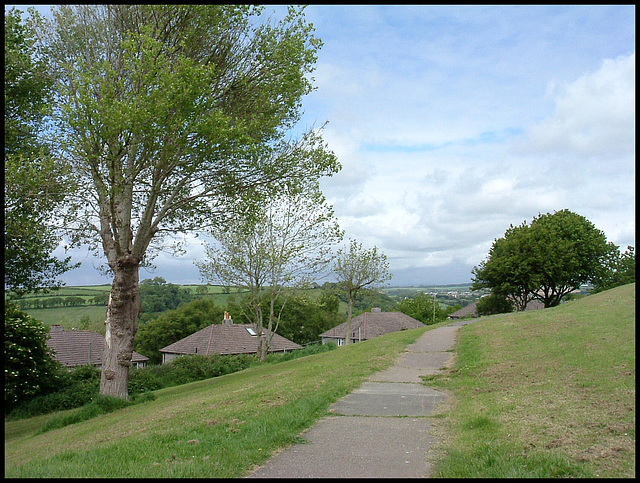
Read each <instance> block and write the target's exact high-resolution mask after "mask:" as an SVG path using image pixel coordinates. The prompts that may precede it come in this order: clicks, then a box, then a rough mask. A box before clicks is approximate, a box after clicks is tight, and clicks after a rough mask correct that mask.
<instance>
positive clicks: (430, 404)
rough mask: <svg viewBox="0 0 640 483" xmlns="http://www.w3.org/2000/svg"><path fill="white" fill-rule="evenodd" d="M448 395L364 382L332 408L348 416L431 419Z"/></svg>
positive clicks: (415, 387) (399, 384)
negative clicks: (435, 407) (424, 417)
mask: <svg viewBox="0 0 640 483" xmlns="http://www.w3.org/2000/svg"><path fill="white" fill-rule="evenodd" d="M447 397H448V396H447V394H445V393H443V392H441V391H436V390H435V389H432V388H430V387H426V386H423V385H420V384H408V383H404V382H365V383H364V384H363V385H362V386H361V387H360V388H358V389H356V390H355V391H354V392H352V393H351V394H348V395H346V396H345V397H343V398H342V399H340V400H338V401H336V402H335V403H333V404H332V405H331V407H330V408H329V412H332V413H335V414H342V415H345V416H355V415H357V416H429V415H430V414H431V413H432V412H433V408H434V406H435V405H436V404H438V403H439V402H441V401H444V400H445V399H446V398H447Z"/></svg>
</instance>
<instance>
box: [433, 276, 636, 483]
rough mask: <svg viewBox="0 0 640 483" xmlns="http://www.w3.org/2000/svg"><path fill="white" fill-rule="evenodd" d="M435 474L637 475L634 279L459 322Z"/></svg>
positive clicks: (437, 382)
mask: <svg viewBox="0 0 640 483" xmlns="http://www.w3.org/2000/svg"><path fill="white" fill-rule="evenodd" d="M457 353H458V358H457V361H456V364H455V366H454V367H453V369H452V370H451V371H450V372H449V373H448V374H445V375H443V376H440V377H436V378H431V380H430V381H428V384H429V385H430V386H437V387H440V388H443V389H445V390H447V391H448V392H450V393H451V394H452V396H453V397H452V398H451V401H452V403H451V406H450V407H449V408H448V409H447V410H446V413H445V417H443V418H437V419H435V420H434V424H435V425H436V428H437V432H438V435H439V438H440V440H441V441H442V444H441V445H440V447H439V448H438V450H439V454H440V459H439V460H438V461H437V462H436V465H435V472H434V476H435V477H443V478H474V477H475V478H543V477H545V478H547V477H549V478H554V477H634V476H635V284H631V285H627V286H623V287H619V288H616V289H613V290H610V291H608V292H603V293H601V294H596V295H592V296H589V297H586V298H584V299H582V300H579V301H575V302H570V303H567V304H565V305H562V306H559V307H555V308H551V309H545V310H542V311H534V312H523V313H517V314H509V315H502V316H494V317H489V318H486V319H483V320H479V321H477V322H476V323H473V324H470V325H467V326H465V327H463V328H461V329H460V339H459V343H458V347H457Z"/></svg>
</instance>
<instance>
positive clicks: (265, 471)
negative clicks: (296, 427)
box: [249, 321, 470, 478]
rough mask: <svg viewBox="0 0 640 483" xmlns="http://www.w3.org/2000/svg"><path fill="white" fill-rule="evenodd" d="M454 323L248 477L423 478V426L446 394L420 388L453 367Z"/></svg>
mask: <svg viewBox="0 0 640 483" xmlns="http://www.w3.org/2000/svg"><path fill="white" fill-rule="evenodd" d="M467 323H470V321H464V322H454V323H452V324H450V325H448V326H444V327H439V328H437V329H434V330H430V331H428V332H425V333H424V335H422V336H421V337H420V338H419V339H418V340H417V341H416V342H415V343H414V344H410V345H409V346H407V348H406V351H405V352H404V353H403V354H402V355H401V357H400V358H399V360H398V362H397V363H396V364H395V365H394V366H393V367H390V368H389V369H386V370H384V371H381V372H378V373H376V374H373V375H372V376H371V377H369V378H368V379H367V381H365V382H364V384H363V385H362V386H361V387H360V388H358V389H357V390H355V391H354V392H352V393H351V394H348V395H347V396H345V397H343V398H342V399H340V400H339V401H336V402H335V403H334V404H333V405H332V406H331V407H330V408H329V412H331V413H333V414H335V416H334V415H332V416H327V417H325V418H323V419H320V420H319V421H318V422H317V423H316V424H315V425H314V426H313V427H311V428H310V429H309V430H308V431H307V432H306V433H304V434H303V437H304V438H305V439H306V440H307V441H308V443H303V444H296V445H293V446H291V447H290V448H287V449H286V450H284V451H282V452H281V453H279V454H277V455H276V456H274V457H273V458H271V459H270V460H269V461H268V462H267V463H266V464H265V465H264V466H262V467H260V468H258V469H257V470H255V471H254V472H253V473H252V474H251V475H249V478H424V477H427V476H429V474H430V471H431V467H430V463H429V461H427V453H428V452H429V450H430V449H431V447H432V445H433V444H434V443H435V439H434V438H433V437H432V436H431V435H430V434H429V429H430V427H431V423H430V421H429V419H428V416H430V415H431V414H432V413H433V408H434V406H435V405H436V404H437V403H439V402H442V401H444V400H446V399H447V397H448V396H447V394H445V393H443V392H441V391H436V390H435V389H432V388H429V387H427V386H424V385H422V384H421V383H422V379H421V378H420V376H424V375H432V374H438V373H439V372H441V371H442V370H443V369H444V368H445V367H446V366H447V365H448V364H450V363H451V362H452V360H453V352H451V351H452V349H453V345H454V339H455V334H456V331H457V329H458V327H460V326H461V325H465V324H467Z"/></svg>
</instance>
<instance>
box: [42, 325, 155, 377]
mask: <svg viewBox="0 0 640 483" xmlns="http://www.w3.org/2000/svg"><path fill="white" fill-rule="evenodd" d="M104 345H105V340H104V336H102V335H100V334H98V333H97V332H93V331H90V330H62V329H60V328H59V327H58V328H57V330H53V329H52V331H51V332H50V333H49V339H48V340H47V346H49V347H50V348H52V349H53V350H54V351H55V358H56V359H57V360H58V361H60V362H61V363H62V365H64V366H67V367H74V366H83V365H85V364H92V365H95V366H100V365H102V353H103V351H104ZM131 360H132V362H146V361H148V360H149V358H148V357H145V356H143V355H142V354H138V353H137V352H134V353H133V357H132V359H131Z"/></svg>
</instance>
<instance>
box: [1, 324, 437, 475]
mask: <svg viewBox="0 0 640 483" xmlns="http://www.w3.org/2000/svg"><path fill="white" fill-rule="evenodd" d="M435 327H438V325H435V326H430V327H428V328H421V329H414V330H407V331H400V332H395V333H392V334H388V335H386V336H382V337H378V338H376V339H373V340H370V341H365V342H361V343H358V344H353V345H350V346H347V347H341V348H338V349H336V350H333V351H329V352H324V353H321V354H316V355H312V356H307V357H302V358H300V359H296V360H292V361H286V362H282V363H278V364H265V365H261V366H256V367H251V368H249V369H247V370H244V371H241V372H238V373H234V374H228V375H225V376H221V377H217V378H213V379H208V380H205V381H199V382H194V383H190V384H185V385H182V386H177V387H172V388H167V389H162V390H159V391H155V394H156V400H154V401H148V402H145V403H144V404H139V405H132V406H128V407H125V408H123V409H119V410H117V411H115V412H112V413H109V414H101V415H99V416H97V417H95V418H93V419H91V420H89V421H83V422H79V423H77V424H72V425H70V426H66V427H64V428H60V429H53V430H50V431H47V432H45V433H43V434H38V431H39V430H40V429H41V427H42V425H43V424H46V421H47V419H46V418H44V417H39V418H38V423H39V424H33V422H32V421H31V420H20V421H15V422H5V477H54V478H55V477H58V478H125V477H129V478H136V477H137V478H168V477H193V478H196V477H207V478H218V477H227V478H229V477H242V476H246V475H247V474H248V473H249V472H250V471H251V470H252V469H253V468H255V467H256V466H257V465H260V464H263V463H264V462H265V461H266V460H267V459H268V458H269V457H270V456H271V455H273V454H274V453H275V452H277V451H279V450H280V449H282V448H283V447H286V446H289V445H291V444H293V443H295V442H297V441H298V439H299V436H298V435H299V434H300V433H301V432H302V431H303V430H305V429H306V428H308V427H310V426H311V425H312V424H313V423H314V422H315V421H316V420H317V419H319V418H320V417H322V416H324V415H325V414H327V409H328V408H329V406H330V404H331V403H333V402H334V401H336V400H337V399H339V398H340V397H342V396H344V395H346V394H348V393H350V392H352V391H353V390H354V389H356V388H357V387H358V386H360V385H361V384H362V382H363V381H364V380H365V379H366V378H367V377H368V376H369V375H370V374H372V373H373V372H376V371H379V370H383V369H385V368H387V367H389V366H390V365H391V364H393V362H394V361H395V360H396V358H397V357H398V356H399V354H400V353H401V352H402V351H403V350H404V348H405V347H406V345H407V344H410V343H412V342H414V341H415V340H416V339H417V338H418V337H419V336H420V335H422V334H423V333H424V332H425V331H426V330H431V329H432V328H435ZM20 428H23V429H22V430H21V429H20ZM24 428H28V429H24Z"/></svg>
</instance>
